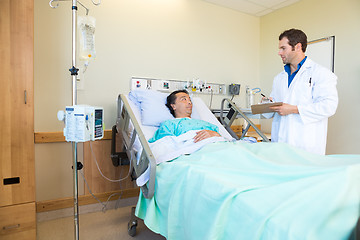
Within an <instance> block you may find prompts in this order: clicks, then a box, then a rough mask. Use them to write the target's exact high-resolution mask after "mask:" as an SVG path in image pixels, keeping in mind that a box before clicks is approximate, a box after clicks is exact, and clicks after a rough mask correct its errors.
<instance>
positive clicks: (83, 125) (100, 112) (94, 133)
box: [58, 105, 104, 142]
mask: <svg viewBox="0 0 360 240" xmlns="http://www.w3.org/2000/svg"><path fill="white" fill-rule="evenodd" d="M58 119H59V120H60V121H64V122H65V128H64V136H65V140H66V141H67V142H87V141H94V140H97V139H101V138H103V136H104V127H103V126H104V109H103V108H101V107H92V106H87V105H75V106H67V107H66V108H65V112H64V111H59V112H58Z"/></svg>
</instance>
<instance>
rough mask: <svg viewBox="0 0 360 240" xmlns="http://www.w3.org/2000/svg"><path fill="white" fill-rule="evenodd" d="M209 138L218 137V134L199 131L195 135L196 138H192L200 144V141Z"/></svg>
mask: <svg viewBox="0 0 360 240" xmlns="http://www.w3.org/2000/svg"><path fill="white" fill-rule="evenodd" d="M210 137H220V134H219V133H218V132H214V131H211V130H201V131H199V132H197V133H196V136H195V137H194V142H195V143H196V142H200V141H201V140H204V139H206V138H210Z"/></svg>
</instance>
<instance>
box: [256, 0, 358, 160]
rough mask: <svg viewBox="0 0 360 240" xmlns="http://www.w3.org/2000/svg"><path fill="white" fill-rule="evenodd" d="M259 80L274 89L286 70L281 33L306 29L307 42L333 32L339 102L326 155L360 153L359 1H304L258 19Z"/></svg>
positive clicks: (268, 88)
mask: <svg viewBox="0 0 360 240" xmlns="http://www.w3.org/2000/svg"><path fill="white" fill-rule="evenodd" d="M260 22H261V24H260V26H261V27H260V30H261V34H260V46H261V50H260V56H261V58H260V59H261V60H260V82H261V86H262V88H263V89H264V90H265V91H268V92H270V91H271V86H272V81H273V78H274V76H275V75H276V74H277V73H279V72H280V71H282V70H283V65H282V62H281V59H280V57H279V56H278V55H277V52H278V36H279V34H280V33H281V32H283V31H284V30H286V29H289V28H299V29H302V30H303V31H304V32H305V33H306V34H307V36H308V40H315V39H318V38H322V37H327V36H332V35H335V74H336V75H337V76H338V85H337V89H338V93H339V106H338V109H337V112H336V114H335V115H334V116H333V117H331V118H330V119H329V129H328V144H327V151H326V153H327V154H338V153H343V154H359V153H360V148H359V146H360V139H359V138H358V136H359V135H360V127H359V122H360V112H359V111H358V109H359V107H357V105H356V103H359V102H360V94H359V93H358V92H359V89H360V81H359V76H360V61H359V60H358V56H359V55H360V48H359V46H358V45H359V44H358V42H359V39H360V28H359V27H358V25H359V23H360V1H358V0H342V1H337V0H302V1H300V2H298V3H296V4H294V5H292V6H289V7H287V8H284V9H280V10H278V11H276V12H274V13H271V14H268V15H266V16H264V17H262V18H261V19H260Z"/></svg>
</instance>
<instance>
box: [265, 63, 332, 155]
mask: <svg viewBox="0 0 360 240" xmlns="http://www.w3.org/2000/svg"><path fill="white" fill-rule="evenodd" d="M310 79H311V80H310ZM336 83H337V77H336V75H335V74H334V73H332V72H331V71H330V70H328V69H326V68H324V67H322V66H320V65H319V64H316V63H315V62H313V61H312V60H311V59H309V58H307V59H306V61H305V62H304V64H303V65H302V67H301V68H300V70H299V72H298V73H297V74H296V76H295V78H294V79H293V81H292V83H291V84H290V87H288V74H287V73H286V72H285V71H283V72H281V73H280V74H278V75H277V76H276V77H275V79H274V83H273V88H272V92H271V94H270V96H271V97H272V98H273V99H274V101H275V102H284V103H288V104H291V105H296V106H297V107H298V110H299V114H289V115H286V116H280V115H279V114H278V113H275V115H274V119H273V122H272V130H271V141H273V142H286V143H289V144H290V145H293V146H296V147H299V148H301V149H304V150H306V151H309V152H313V153H318V154H325V148H326V137H327V125H328V118H329V117H330V116H332V115H333V114H335V111H336V108H337V105H338V94H337V89H336Z"/></svg>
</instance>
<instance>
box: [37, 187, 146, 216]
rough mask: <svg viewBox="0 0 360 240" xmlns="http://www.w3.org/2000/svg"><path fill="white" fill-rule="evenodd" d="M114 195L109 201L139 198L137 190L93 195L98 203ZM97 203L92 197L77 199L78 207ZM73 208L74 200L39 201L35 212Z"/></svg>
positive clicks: (82, 196)
mask: <svg viewBox="0 0 360 240" xmlns="http://www.w3.org/2000/svg"><path fill="white" fill-rule="evenodd" d="M113 194H114V198H112V199H110V200H113V199H118V198H119V197H118V196H119V195H120V196H121V197H120V198H121V199H125V198H132V197H137V196H139V188H131V189H124V190H118V191H112V192H106V193H96V194H94V195H95V196H96V197H97V198H98V199H99V200H100V201H102V202H106V201H107V200H108V198H109V197H110V196H111V195H113ZM94 203H98V201H97V200H96V199H95V198H94V197H93V196H92V195H81V196H79V197H78V205H79V206H84V205H89V204H94ZM73 207H74V198H73V197H71V198H61V199H54V200H47V201H39V202H36V212H37V213H41V212H48V211H54V210H59V209H65V208H73Z"/></svg>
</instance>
